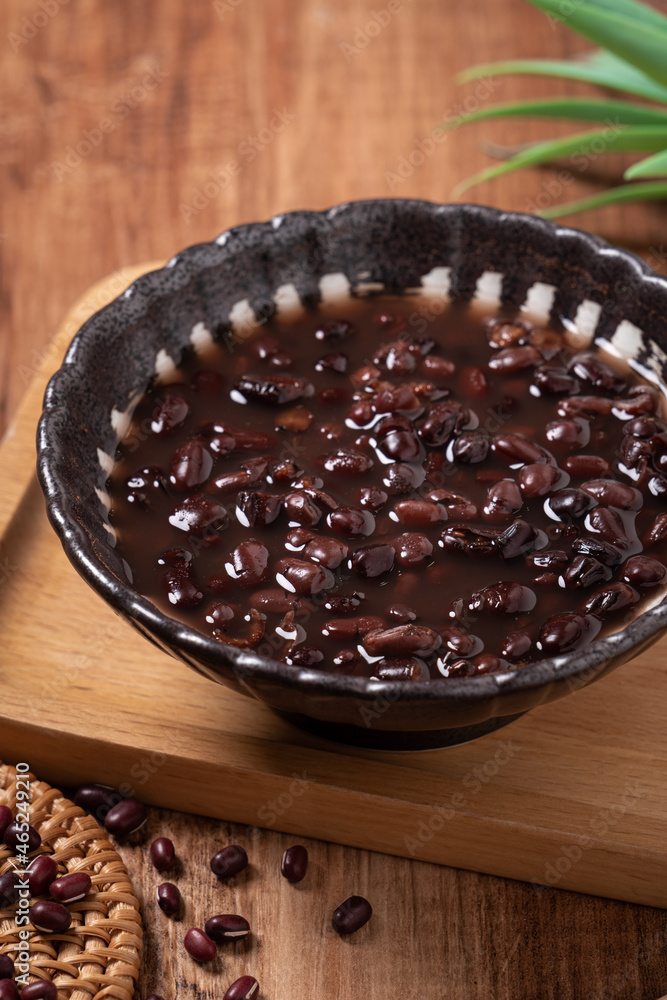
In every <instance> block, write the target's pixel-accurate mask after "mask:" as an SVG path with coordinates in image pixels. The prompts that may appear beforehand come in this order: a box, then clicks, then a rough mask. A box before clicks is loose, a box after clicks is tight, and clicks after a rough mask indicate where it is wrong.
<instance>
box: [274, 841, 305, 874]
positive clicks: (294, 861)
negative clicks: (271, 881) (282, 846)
mask: <svg viewBox="0 0 667 1000" xmlns="http://www.w3.org/2000/svg"><path fill="white" fill-rule="evenodd" d="M307 871H308V851H307V850H306V848H305V847H304V846H303V845H302V844H295V845H294V847H288V848H287V850H286V851H285V853H284V854H283V857H282V861H281V863H280V873H281V875H283V877H284V878H286V879H287V881H288V882H301V880H302V879H304V878H305V877H306V872H307Z"/></svg>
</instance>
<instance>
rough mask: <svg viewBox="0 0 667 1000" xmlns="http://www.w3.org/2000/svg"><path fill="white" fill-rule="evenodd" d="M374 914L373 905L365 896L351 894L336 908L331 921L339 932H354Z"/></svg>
mask: <svg viewBox="0 0 667 1000" xmlns="http://www.w3.org/2000/svg"><path fill="white" fill-rule="evenodd" d="M372 916H373V907H372V906H371V904H370V903H369V902H368V900H367V899H364V897H363V896H350V897H349V898H348V899H346V900H345V901H344V902H343V903H341V904H340V906H337V907H336V909H335V910H334V913H333V917H332V920H331V923H332V925H333V929H334V930H335V931H338V933H339V934H354V932H355V931H358V930H359V929H360V928H361V927H363V926H364V924H367V923H368V921H369V920H370V919H371V917H372Z"/></svg>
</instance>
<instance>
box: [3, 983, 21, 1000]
mask: <svg viewBox="0 0 667 1000" xmlns="http://www.w3.org/2000/svg"><path fill="white" fill-rule="evenodd" d="M0 1000H19V991H18V990H17V988H16V983H15V982H14V980H13V979H0Z"/></svg>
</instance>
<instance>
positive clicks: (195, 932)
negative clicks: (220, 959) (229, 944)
mask: <svg viewBox="0 0 667 1000" xmlns="http://www.w3.org/2000/svg"><path fill="white" fill-rule="evenodd" d="M183 944H184V945H185V950H186V951H187V953H188V955H192V957H193V958H194V959H195V961H197V962H212V961H213V959H214V958H215V956H216V955H217V953H218V952H217V948H216V947H215V941H212V940H211V938H210V937H209V936H208V934H206V933H204V931H202V930H200V929H199V927H191V928H190V930H189V931H188V932H187V934H186V935H185V937H184V938H183Z"/></svg>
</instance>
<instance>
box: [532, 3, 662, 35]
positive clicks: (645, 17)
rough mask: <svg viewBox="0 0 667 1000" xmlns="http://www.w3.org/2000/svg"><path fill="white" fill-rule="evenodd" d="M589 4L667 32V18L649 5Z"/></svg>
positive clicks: (566, 15) (566, 10) (565, 8)
mask: <svg viewBox="0 0 667 1000" xmlns="http://www.w3.org/2000/svg"><path fill="white" fill-rule="evenodd" d="M531 2H532V0H531ZM570 2H571V3H576V2H577V0H570ZM588 2H589V3H590V4H591V6H593V7H598V8H599V9H600V10H608V11H611V12H612V13H614V14H621V15H622V16H624V17H629V18H630V19H631V20H634V21H640V22H641V23H642V24H646V25H648V27H650V28H656V29H657V30H658V31H667V17H665V15H664V14H661V13H660V11H657V10H654V8H653V7H649V6H647V4H644V3H638V2H637V0H588ZM563 11H564V14H563V16H564V18H565V19H567V17H568V16H569V11H568V9H567V7H564V8H563Z"/></svg>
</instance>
